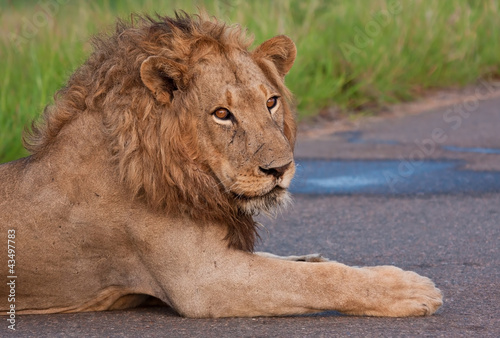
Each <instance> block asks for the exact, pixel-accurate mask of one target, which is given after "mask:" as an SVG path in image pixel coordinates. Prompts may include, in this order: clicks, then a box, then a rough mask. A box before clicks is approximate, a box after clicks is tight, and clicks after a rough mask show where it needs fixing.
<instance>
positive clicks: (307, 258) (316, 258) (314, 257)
mask: <svg viewBox="0 0 500 338" xmlns="http://www.w3.org/2000/svg"><path fill="white" fill-rule="evenodd" d="M255 254H256V255H259V256H262V257H267V258H275V259H282V260H285V261H293V262H314V263H317V262H329V261H330V260H329V259H328V258H325V257H323V256H321V254H319V253H314V254H309V255H301V256H277V255H274V254H271V253H268V252H256V253H255Z"/></svg>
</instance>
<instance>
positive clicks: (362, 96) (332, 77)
mask: <svg viewBox="0 0 500 338" xmlns="http://www.w3.org/2000/svg"><path fill="white" fill-rule="evenodd" d="M58 1H59V2H61V3H64V4H59V2H58ZM47 3H48V4H51V6H50V7H48V10H47V7H45V11H48V12H49V15H44V14H43V13H44V8H43V7H42V4H47ZM54 4H56V5H54ZM197 7H200V8H206V9H207V10H208V12H209V13H211V14H213V15H215V16H217V17H218V18H221V19H223V20H225V21H227V22H231V23H240V24H241V25H243V26H246V27H248V29H249V31H250V32H252V33H253V34H254V35H255V41H256V43H260V42H262V41H264V40H265V39H268V38H270V37H272V36H274V35H276V34H287V35H289V36H290V37H291V38H292V39H293V40H294V41H295V42H296V44H297V48H298V56H297V60H296V64H295V66H294V68H292V71H291V73H290V74H289V75H288V76H287V79H286V81H287V84H288V86H289V87H290V89H291V90H292V92H293V93H294V94H295V95H296V97H297V104H298V108H297V109H298V115H299V117H300V118H304V117H306V116H311V115H315V114H317V113H318V112H319V111H321V110H322V109H324V108H326V107H329V106H337V107H339V108H340V109H342V110H343V111H345V112H347V113H349V112H356V111H357V112H359V111H365V112H366V111H370V112H376V111H377V107H380V106H383V105H385V104H388V103H392V102H399V101H405V100H411V99H412V98H414V97H415V96H416V95H418V94H419V93H421V92H422V91H425V90H427V89H431V88H438V87H449V86H461V85H466V84H468V83H472V82H475V81H477V80H478V79H479V78H486V79H488V78H491V77H496V76H498V74H499V64H500V58H499V55H500V36H499V35H500V20H498V17H499V15H500V13H499V10H500V5H499V4H498V2H497V1H493V0H492V1H487V0H484V1H473V0H446V1H423V0H414V1H409V0H408V1H405V0H400V1H393V0H388V1H383V0H371V1H368V0H366V1H365V0H349V1H344V0H342V1H341V0H338V1H336V0H331V1H328V0H310V1H299V0H297V1H287V0H275V1H243V0H241V1H237V0H233V1H231V0H220V1H205V2H204V1H192V2H189V1H180V0H170V1H168V0H162V1H160V0H158V1H155V0H146V1H140V2H139V1H137V2H135V1H132V0H123V1H111V0H110V1H88V0H87V1H72V0H67V1H62V0H42V1H28V0H25V1H14V0H10V1H6V0H0V29H1V32H2V33H1V35H0V88H1V89H0V163H1V162H6V161H9V160H13V159H16V158H18V157H21V156H24V155H26V152H25V151H24V150H23V148H22V146H21V134H22V130H23V128H24V126H25V125H27V124H28V123H29V122H30V121H31V120H32V119H33V118H34V117H36V116H38V115H39V114H40V112H41V111H42V110H43V107H44V106H45V105H46V104H48V103H50V102H51V100H52V95H53V94H54V92H55V91H56V90H57V89H58V88H60V87H61V86H62V85H63V84H64V82H65V80H66V79H67V77H68V76H69V75H70V74H71V73H72V72H73V71H74V69H75V68H76V67H78V65H80V64H81V63H82V62H83V61H84V60H85V58H86V56H87V55H88V54H89V53H90V52H91V50H90V46H89V44H88V40H89V37H90V36H91V35H92V34H95V33H97V32H100V31H103V30H109V29H112V27H113V23H114V20H115V18H116V17H117V16H119V17H125V18H126V17H128V16H129V15H130V13H131V12H138V13H152V12H155V11H156V12H158V13H161V14H172V13H173V11H174V9H184V10H186V11H188V12H196V11H197V9H196V8H197ZM37 20H38V21H37Z"/></svg>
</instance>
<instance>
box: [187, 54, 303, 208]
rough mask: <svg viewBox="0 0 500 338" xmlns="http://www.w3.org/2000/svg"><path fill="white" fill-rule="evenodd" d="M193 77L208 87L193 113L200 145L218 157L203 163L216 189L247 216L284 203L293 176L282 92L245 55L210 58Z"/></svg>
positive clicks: (198, 83) (197, 82)
mask: <svg viewBox="0 0 500 338" xmlns="http://www.w3.org/2000/svg"><path fill="white" fill-rule="evenodd" d="M202 69H203V70H202ZM195 74H197V75H196V76H195V78H196V83H195V85H198V86H199V87H201V88H206V90H205V91H203V92H202V94H201V96H200V97H199V109H198V110H197V111H196V112H195V114H196V120H197V130H198V135H199V139H198V140H199V146H200V148H201V149H202V153H204V154H216V156H209V157H207V158H205V161H206V163H207V165H208V167H209V168H210V170H211V171H212V172H213V173H214V175H215V176H216V178H217V181H218V183H219V184H220V186H221V187H223V189H224V190H225V191H226V192H227V193H228V194H231V195H232V196H233V197H234V198H235V200H236V201H237V203H238V204H239V205H240V206H241V207H242V209H244V210H246V211H247V212H249V213H252V212H255V211H257V210H267V209H269V207H272V206H274V205H277V204H282V203H283V202H284V201H286V199H287V196H288V194H287V188H288V187H289V185H290V182H291V180H292V177H293V175H294V172H295V165H294V161H293V151H292V147H291V144H290V141H289V140H288V139H287V137H286V136H285V134H284V115H285V109H286V107H285V102H284V100H285V98H284V97H282V96H283V94H281V93H280V91H279V89H278V88H276V87H275V86H274V85H273V84H272V83H271V82H270V81H269V80H268V79H267V78H266V77H265V75H264V73H263V72H262V70H261V69H260V68H259V67H258V66H257V65H256V64H255V62H253V60H252V59H251V57H250V56H247V55H244V54H240V55H238V56H237V57H233V58H232V59H231V60H228V59H226V58H224V57H217V58H211V59H210V60H207V61H206V62H204V63H203V64H200V65H199V66H198V67H197V69H196V70H195Z"/></svg>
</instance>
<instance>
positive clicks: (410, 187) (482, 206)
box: [0, 99, 500, 337]
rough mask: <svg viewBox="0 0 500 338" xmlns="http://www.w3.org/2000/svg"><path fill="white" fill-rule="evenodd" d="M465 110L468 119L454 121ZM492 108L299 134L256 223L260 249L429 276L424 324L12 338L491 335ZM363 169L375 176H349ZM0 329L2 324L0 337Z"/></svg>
mask: <svg viewBox="0 0 500 338" xmlns="http://www.w3.org/2000/svg"><path fill="white" fill-rule="evenodd" d="M464 107H466V108H467V110H465V112H466V113H469V114H470V115H467V114H461V113H460V108H462V110H461V111H462V113H463V112H464ZM499 107H500V99H490V100H482V99H478V100H477V102H476V104H474V102H466V103H459V105H458V106H457V107H455V108H453V107H452V108H451V109H452V112H451V113H449V109H448V108H446V107H445V108H440V109H437V110H435V111H430V112H426V113H422V114H418V115H411V116H406V117H398V118H389V119H384V120H380V121H375V122H371V123H367V124H361V125H360V126H359V128H357V129H356V130H351V131H348V132H343V133H334V134H330V133H318V135H319V136H318V137H307V138H304V137H302V138H300V139H299V143H298V145H297V150H296V156H297V158H299V160H300V159H302V161H303V163H306V162H307V163H309V164H310V163H313V164H312V165H310V166H309V167H308V168H309V169H308V170H310V171H309V173H308V174H307V175H306V173H305V172H303V174H300V175H299V177H298V178H297V179H298V183H296V184H295V186H294V190H295V191H296V194H295V197H294V201H295V202H294V206H293V207H291V208H289V209H288V210H287V211H285V212H283V214H282V215H280V216H278V217H277V218H276V219H271V220H269V219H264V218H262V219H261V221H262V222H263V223H264V224H265V225H266V229H265V230H263V231H262V232H261V237H262V239H261V242H260V243H259V245H258V248H257V250H259V251H269V252H273V253H276V254H280V255H288V254H304V253H313V252H320V253H322V254H323V255H324V256H326V257H328V258H330V259H334V260H337V261H340V262H343V263H346V264H350V265H379V264H394V265H396V266H399V267H401V268H404V269H409V270H414V271H416V272H418V273H420V274H423V275H426V276H428V277H430V278H432V279H433V280H434V282H435V283H436V284H437V285H438V287H439V288H440V289H441V290H442V291H443V294H444V305H443V307H442V308H441V309H440V310H439V311H438V313H436V314H435V315H433V316H431V317H425V318H368V317H349V316H343V315H340V314H338V313H335V312H328V313H323V314H319V315H313V316H296V317H281V318H232V319H202V320H200V319H186V318H181V317H179V316H177V315H176V314H175V313H174V312H173V311H172V310H170V309H168V308H160V307H156V308H140V309H133V310H128V311H113V312H100V313H81V314H64V315H37V316H31V315H30V316H19V317H18V322H17V331H16V335H18V336H39V337H40V336H42V337H43V336H47V337H57V336H96V337H100V336H141V337H147V336H162V337H177V336H190V337H240V336H241V337H247V336H248V337H261V336H265V337H267V336H273V337H274V336H279V337H304V336H311V337H335V336H355V337H373V336H383V337H393V336H417V335H422V336H444V337H500V249H499V247H500V188H499V180H500V178H499V177H500V176H498V175H499V172H500V154H499V153H500V133H499V130H500V109H499ZM454 109H455V111H454ZM464 116H467V117H464ZM459 120H460V123H459ZM437 129H439V130H441V131H439V130H437ZM436 130H437V131H436ZM425 140H431V141H433V142H434V145H433V146H431V142H430V141H425ZM422 144H425V145H426V147H427V148H422V147H420V146H419V145H422ZM419 149H420V151H421V152H422V153H424V156H421V155H419V154H418V151H419ZM318 159H321V160H323V161H326V162H330V163H333V165H332V167H331V168H332V170H330V171H329V170H328V167H326V168H323V171H318V170H316V169H315V165H314V161H315V160H318ZM447 161H448V162H447ZM449 161H451V162H452V163H454V165H453V166H452V167H447V168H448V169H447V170H444V171H439V170H438V171H432V170H433V169H432V168H433V167H432V163H434V164H435V163H443V162H444V163H449ZM370 163H372V164H373V163H378V164H381V163H382V164H383V165H382V166H380V165H379V166H377V165H372V164H370ZM428 164H431V169H429V167H427V165H428ZM303 165H304V167H305V166H306V164H303ZM411 167H413V170H412V168H411ZM311 168H312V169H311ZM335 168H337V169H338V168H340V169H339V171H338V172H336V171H335V170H334V169H335ZM377 168H378V169H377ZM450 168H451V169H450ZM315 170H316V171H315ZM377 170H378V171H377ZM429 170H430V171H429ZM366 171H369V177H371V178H373V177H375V178H376V180H375V181H373V180H371V181H370V180H368V181H367V180H364V179H361V180H359V179H358V180H356V178H357V177H358V178H359V177H364V176H363V175H365V173H366ZM384 172H385V174H384ZM464 172H469V173H471V175H472V176H467V175H465V176H464V175H463V173H464ZM325 173H326V174H325ZM388 173H389V174H388ZM315 175H316V176H315ZM454 175H456V176H454ZM460 175H462V176H460ZM339 177H340V178H341V179H339ZM387 177H389V178H387ZM453 177H459V179H456V180H453V179H452V180H450V178H453ZM310 179H313V182H316V183H317V185H318V186H319V188H318V189H320V188H321V184H324V185H327V186H328V187H329V188H328V189H323V190H322V191H321V194H317V193H314V191H307V190H301V186H302V187H303V186H307V183H308V182H307V180H310ZM314 179H316V181H314ZM318 180H319V181H318ZM321 180H323V181H321ZM450 181H451V182H452V183H451V185H450V183H449V182H450ZM321 182H323V183H321ZM332 182H334V183H332ZM309 183H310V182H309ZM445 185H447V186H446V189H444V188H443V187H444V186H445ZM374 186H375V187H378V188H374ZM464 187H467V189H465V188H464ZM1 330H3V331H1ZM6 333H9V332H7V324H6V323H4V324H3V325H2V327H1V328H0V335H1V336H6Z"/></svg>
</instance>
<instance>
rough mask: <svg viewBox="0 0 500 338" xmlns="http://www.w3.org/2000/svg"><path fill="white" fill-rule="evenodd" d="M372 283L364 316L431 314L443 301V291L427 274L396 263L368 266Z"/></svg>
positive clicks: (366, 292)
mask: <svg viewBox="0 0 500 338" xmlns="http://www.w3.org/2000/svg"><path fill="white" fill-rule="evenodd" d="M360 270H362V271H364V272H366V273H367V277H368V283H367V284H366V286H365V290H364V292H365V293H364V295H365V296H366V298H367V305H368V306H367V308H366V309H365V311H361V312H362V313H359V314H363V315H369V316H388V317H408V316H428V315H431V314H433V313H434V312H436V311H437V310H438V309H439V307H440V306H441V305H442V304H443V296H442V294H441V291H440V290H439V289H438V288H436V286H435V285H434V283H433V282H432V281H431V280H430V279H429V278H427V277H423V276H420V275H419V274H417V273H415V272H412V271H404V270H401V269H399V268H397V267H394V266H376V267H365V268H361V269H360Z"/></svg>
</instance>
